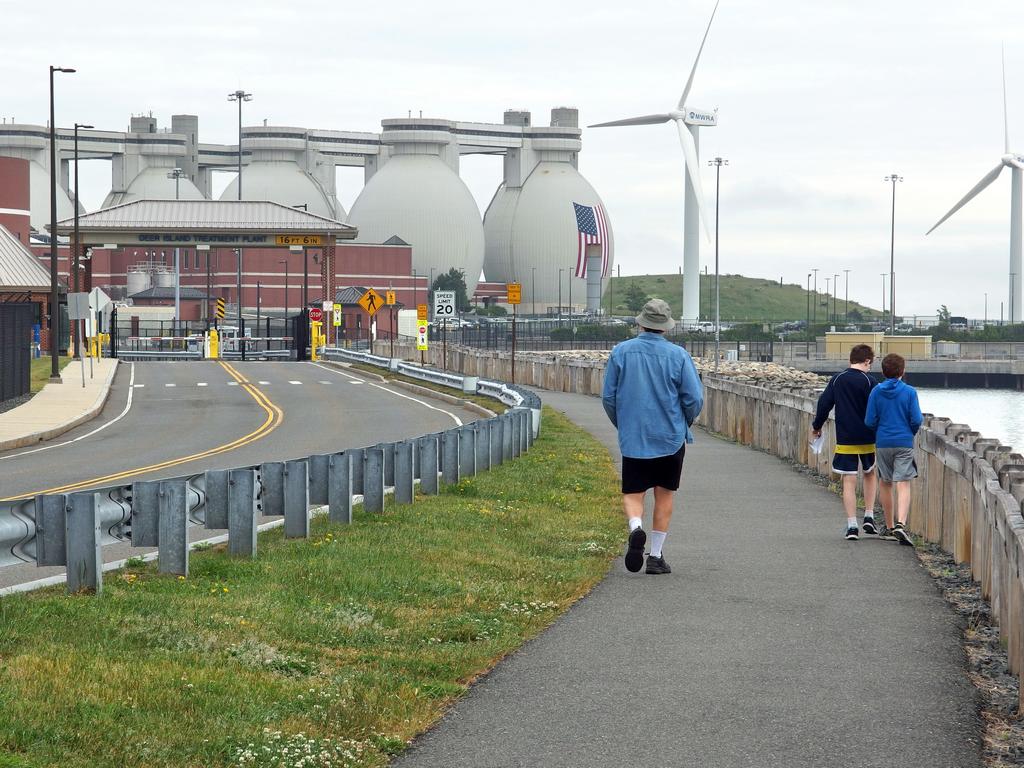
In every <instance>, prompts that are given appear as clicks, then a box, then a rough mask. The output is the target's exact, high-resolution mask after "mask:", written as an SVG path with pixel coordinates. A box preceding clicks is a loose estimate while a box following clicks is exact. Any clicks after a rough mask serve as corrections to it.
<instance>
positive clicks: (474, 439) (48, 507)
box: [0, 350, 540, 594]
mask: <svg viewBox="0 0 1024 768" xmlns="http://www.w3.org/2000/svg"><path fill="white" fill-rule="evenodd" d="M331 352H344V358H345V359H348V360H351V361H359V362H369V363H370V364H374V365H381V364H382V363H384V365H382V367H391V365H392V363H391V361H390V360H388V359H387V358H376V357H375V356H372V355H368V354H365V353H358V352H349V351H348V350H341V351H339V350H331ZM338 357H339V358H340V357H342V355H338ZM408 368H411V369H414V370H415V371H416V372H418V373H419V374H421V378H423V379H424V380H433V381H441V380H444V381H448V382H451V384H452V385H453V386H454V385H455V380H457V381H458V387H459V388H462V387H464V386H466V383H465V382H463V377H461V376H457V375H454V374H449V373H444V372H441V371H432V370H430V369H423V368H419V367H418V366H408ZM402 372H403V373H407V371H406V370H404V369H403V370H402ZM428 376H429V377H431V378H429V379H428V378H427V377H428ZM466 379H472V381H473V387H474V389H475V388H476V387H477V383H476V380H475V379H474V378H473V377H466ZM481 391H482V392H484V393H487V394H492V393H493V394H492V396H497V397H500V399H502V402H505V403H506V404H511V403H513V402H514V403H516V405H514V406H513V407H512V408H511V409H510V410H508V411H506V412H505V413H504V414H501V415H499V416H495V417H492V418H489V419H482V420H480V421H476V422H473V423H471V424H466V425H462V426H460V427H454V428H452V429H449V430H446V431H444V432H438V433H431V434H428V435H422V436H420V437H417V438H411V439H408V440H401V441H398V442H394V443H381V444H377V445H374V446H369V447H363V448H355V449H349V450H346V451H341V452H338V453H333V454H316V455H312V456H308V457H304V458H299V459H295V460H292V461H277V462H268V463H263V464H258V465H248V466H244V467H239V468H234V469H225V470H207V471H205V472H202V473H198V474H193V475H187V476H179V477H174V478H169V479H165V480H148V481H137V482H133V483H128V484H121V485H114V486H107V487H103V488H97V489H92V490H89V491H84V492H79V493H72V494H42V495H37V496H34V497H24V498H19V499H15V500H13V501H6V502H0V568H2V567H5V566H11V565H16V564H25V563H33V562H34V563H36V565H39V566H65V569H66V579H67V588H68V591H69V592H75V591H79V590H81V589H87V590H93V591H96V592H99V591H101V590H102V586H103V578H102V574H103V570H104V564H103V558H102V554H101V548H102V546H104V545H108V544H114V543H121V544H130V545H131V546H133V547H158V548H159V557H158V559H159V562H160V570H161V571H165V572H169V573H176V574H179V575H185V576H187V574H188V553H189V550H190V548H191V547H194V546H195V545H196V544H198V543H200V542H191V543H190V542H189V532H188V530H189V528H190V527H192V526H198V525H201V526H204V527H205V528H207V529H216V530H222V529H225V528H226V529H227V530H228V534H227V540H228V548H229V551H230V552H231V553H232V554H236V555H241V556H249V557H252V556H255V552H256V531H257V529H258V528H259V518H260V517H277V518H280V517H283V524H284V528H285V535H286V536H308V532H309V515H310V510H311V508H316V507H323V506H326V507H327V513H328V514H329V516H330V517H331V519H332V520H335V521H338V522H343V523H347V522H351V515H352V505H353V504H354V503H358V502H359V501H361V502H362V503H363V506H364V509H365V510H366V511H368V512H379V511H381V510H382V509H383V503H384V496H385V493H387V492H390V493H392V494H393V495H394V498H395V500H396V501H398V502H399V503H412V500H413V490H414V487H415V483H417V482H418V483H419V485H420V489H421V491H422V492H424V493H427V494H436V493H437V492H438V485H439V480H443V481H444V482H446V483H457V482H458V481H459V479H460V477H464V476H470V475H473V474H476V472H478V471H482V470H485V469H488V468H490V467H491V466H495V465H498V464H501V463H502V462H504V461H507V460H511V459H514V458H517V457H518V456H519V455H521V454H522V453H524V452H525V451H527V450H528V449H529V447H530V446H531V445H532V444H533V442H534V440H535V439H536V437H537V435H538V433H539V426H540V421H539V418H540V399H539V398H538V397H537V396H536V395H535V394H533V393H529V392H526V391H525V390H520V389H519V388H517V387H508V386H506V385H504V384H501V383H499V382H486V383H485V386H484V387H483V388H482V389H481ZM30 586H31V585H30ZM38 586H42V585H41V584H40V585H38ZM23 588H24V587H14V588H7V589H0V594H3V593H4V592H7V591H18V590H20V589H23Z"/></svg>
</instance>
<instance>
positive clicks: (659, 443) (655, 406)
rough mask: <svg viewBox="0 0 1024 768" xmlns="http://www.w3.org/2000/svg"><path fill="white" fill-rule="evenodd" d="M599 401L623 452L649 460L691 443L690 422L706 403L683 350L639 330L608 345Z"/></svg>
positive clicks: (632, 456) (695, 371)
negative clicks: (609, 347) (606, 362)
mask: <svg viewBox="0 0 1024 768" xmlns="http://www.w3.org/2000/svg"><path fill="white" fill-rule="evenodd" d="M601 402H602V404H603V405H604V410H605V413H607V414H608V418H609V419H611V422H612V424H614V425H615V427H616V428H617V429H618V431H619V450H620V451H621V452H622V455H623V456H629V457H630V458H634V459H653V458H656V457H658V456H670V455H672V454H673V453H675V452H676V451H678V450H679V448H680V447H681V446H682V445H683V442H684V441H685V442H687V443H692V442H693V434H692V433H691V432H690V425H691V424H693V421H694V419H696V418H697V416H698V414H700V411H701V408H703V407H704V387H703V386H702V385H701V383H700V377H699V376H698V375H697V368H696V366H695V365H694V364H693V359H692V358H691V357H690V354H689V353H688V352H687V351H686V350H685V349H683V348H682V347H680V346H677V345H675V344H673V343H672V342H670V341H668V340H666V339H665V337H663V336H662V335H661V334H660V333H650V332H649V331H643V332H641V333H640V334H639V335H638V336H636V338H633V339H630V340H628V341H624V342H622V343H621V344H617V345H616V346H615V348H614V349H613V350H612V354H611V357H610V358H609V359H608V366H607V367H606V368H605V373H604V391H603V394H602V397H601Z"/></svg>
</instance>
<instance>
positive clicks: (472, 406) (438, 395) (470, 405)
mask: <svg viewBox="0 0 1024 768" xmlns="http://www.w3.org/2000/svg"><path fill="white" fill-rule="evenodd" d="M319 362H320V363H321V364H322V365H331V366H334V367H336V368H346V369H349V370H351V369H352V367H351V366H350V365H347V364H346V363H337V362H335V361H333V360H320V361H319ZM356 374H359V375H360V376H366V377H367V378H374V379H377V380H378V381H380V383H381V384H390V385H391V386H393V387H398V388H399V389H404V390H406V391H408V392H413V393H415V394H417V395H423V396H425V397H433V398H435V399H437V400H440V401H442V402H445V403H448V404H449V405H461V406H462V407H463V408H465V409H466V410H467V411H473V413H478V414H480V415H481V416H483V417H484V418H490V417H492V416H497V414H496V413H495V412H494V411H489V410H487V409H486V408H484V407H483V406H482V405H478V404H477V403H474V402H472V401H470V400H463V399H462V398H461V397H455V396H454V395H447V394H445V393H444V392H438V391H437V390H436V389H430V388H429V387H421V386H419V385H418V384H413V383H411V382H408V381H400V380H398V379H388V378H385V377H384V376H380V375H378V374H376V373H369V372H367V371H362V370H359V369H356V370H355V373H353V375H356Z"/></svg>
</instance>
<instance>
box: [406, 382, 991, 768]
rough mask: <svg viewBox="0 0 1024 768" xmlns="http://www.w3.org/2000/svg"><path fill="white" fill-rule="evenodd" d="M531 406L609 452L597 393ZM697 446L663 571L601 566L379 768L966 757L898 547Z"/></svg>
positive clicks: (727, 447) (958, 718)
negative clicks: (538, 629) (861, 533)
mask: <svg viewBox="0 0 1024 768" xmlns="http://www.w3.org/2000/svg"><path fill="white" fill-rule="evenodd" d="M541 396H542V398H543V399H544V402H545V403H546V404H548V405H551V406H553V407H554V408H556V409H558V410H560V411H564V412H565V413H567V414H568V415H569V417H570V418H572V419H573V421H575V422H576V423H578V424H579V425H581V426H582V427H584V428H585V429H587V430H589V431H590V432H591V433H593V434H594V435H595V436H596V437H598V438H599V439H600V440H601V441H603V442H604V443H605V444H606V445H607V446H608V448H609V450H611V451H612V452H613V454H614V455H615V456H616V457H618V455H619V454H618V450H617V448H616V444H615V433H614V430H613V429H612V428H611V425H610V424H609V423H608V422H607V420H606V418H605V416H604V413H603V411H602V409H601V404H600V401H599V400H598V399H597V398H592V397H586V396H580V395H565V394H559V393H553V392H543V393H541ZM696 437H697V443H696V444H695V445H693V446H690V447H689V449H688V450H687V456H686V463H685V466H684V469H683V490H682V492H681V493H680V494H679V495H678V496H677V506H676V513H675V519H674V521H673V525H672V530H671V532H670V535H669V537H668V542H667V544H666V548H665V556H666V559H667V560H668V562H669V563H670V564H671V565H672V568H673V573H672V574H671V575H669V576H647V575H645V574H642V573H641V574H630V573H628V572H626V571H625V569H624V568H623V567H622V561H621V560H619V561H618V562H616V563H615V565H613V567H612V569H611V572H610V573H609V574H608V576H607V578H606V579H605V580H604V581H603V582H602V583H601V584H600V585H599V586H598V587H597V588H596V589H595V590H594V591H593V592H592V593H591V594H590V595H589V596H588V597H586V598H585V599H584V600H582V601H581V602H580V603H579V604H578V605H576V606H575V607H574V608H573V609H572V610H570V611H569V612H568V613H567V614H566V615H565V616H564V617H563V618H561V619H560V620H559V621H558V622H557V623H556V624H555V625H554V626H553V627H551V628H550V629H549V630H548V631H546V632H545V633H544V634H542V635H541V636H540V637H539V638H537V639H536V640H535V641H533V642H532V643H530V644H528V645H527V646H526V647H524V648H523V649H522V650H521V651H520V652H519V653H517V654H515V655H514V656H512V657H510V658H509V659H507V660H506V661H504V662H503V663H501V664H500V665H499V666H498V667H497V668H496V669H495V670H494V671H493V672H492V673H491V674H490V675H488V676H487V677H486V678H485V679H484V680H482V681H481V682H480V683H479V684H478V685H476V686H475V687H474V688H473V689H472V690H471V692H470V693H469V695H468V696H467V697H466V698H465V699H464V700H463V701H461V702H460V703H459V704H458V705H457V706H456V707H455V708H454V709H453V710H452V711H451V712H450V713H449V714H448V715H447V717H446V718H445V719H444V720H443V721H442V723H441V724H440V725H439V726H438V727H437V728H435V729H434V730H433V731H431V732H430V733H428V734H426V735H425V736H424V737H423V738H422V739H420V740H419V741H418V742H417V743H416V744H415V745H414V746H413V747H412V748H411V749H410V751H409V752H408V753H406V754H405V755H403V756H402V757H400V758H399V759H398V760H397V761H396V762H395V768H418V767H420V766H422V767H423V768H427V767H429V768H438V766H444V767H445V768H462V767H465V768H525V767H526V766H530V767H533V766H536V767H537V768H540V767H541V766H543V768H555V767H556V766H566V767H568V766H588V768H603V767H605V766H607V767H608V768H612V767H614V768H624V767H627V766H628V767H630V768H632V767H633V766H636V767H637V768H640V767H643V768H663V767H668V766H671V767H675V766H687V767H688V766H701V767H702V768H719V767H721V768H726V767H728V768H732V767H734V766H735V767H737V768H738V767H739V766H743V767H744V768H769V767H772V768H775V767H778V768H804V767H805V766H806V767H807V768H811V767H812V766H813V768H822V767H823V766H836V767H837V768H838V767H840V766H841V767H842V768H860V767H862V766H864V767H867V766H870V767H872V768H874V767H875V766H879V767H880V766H892V767H893V768H897V767H898V768H916V767H917V766H920V767H921V768H925V767H927V768H941V767H947V766H948V768H970V767H972V766H980V765H981V760H980V756H979V752H980V748H979V746H978V745H979V740H980V724H979V718H978V716H977V713H976V704H975V694H974V691H973V688H972V686H971V684H970V682H969V681H968V679H967V676H966V673H965V660H964V654H963V651H962V650H961V646H960V629H959V627H958V624H957V620H956V618H955V617H954V615H953V613H952V612H951V611H950V610H949V609H948V608H947V606H946V603H945V602H944V600H943V598H942V596H941V595H940V594H939V592H938V591H937V590H936V588H935V587H934V586H933V584H932V582H931V580H930V579H929V577H928V575H927V574H926V573H925V572H924V570H923V569H922V568H921V566H920V565H919V564H918V561H917V558H916V557H915V555H914V553H913V551H911V550H910V548H908V547H900V546H899V545H897V544H896V543H895V542H889V541H880V540H866V539H863V538H862V539H861V540H860V541H859V542H847V541H845V540H844V539H843V538H842V533H843V530H844V528H845V521H844V517H843V514H842V505H841V502H840V499H839V498H838V497H837V496H835V495H833V494H831V493H829V492H828V491H827V490H826V489H824V488H822V487H820V486H818V485H816V484H815V483H813V482H812V481H811V480H809V479H808V478H806V477H805V476H803V475H801V474H800V473H798V472H796V471H794V470H793V469H791V468H790V467H789V466H788V465H787V464H785V463H783V462H781V461H779V460H778V459H775V458H773V457H771V456H768V455H766V454H763V453H759V452H756V451H753V450H750V449H748V448H745V447H742V446H738V445H734V444H732V443H728V442H725V441H722V440H718V439H715V438H712V437H709V436H708V435H706V434H705V433H703V432H701V431H698V432H697V436H696ZM648 520H649V512H648ZM647 527H648V530H649V524H648V526H647ZM624 540H625V523H623V541H624Z"/></svg>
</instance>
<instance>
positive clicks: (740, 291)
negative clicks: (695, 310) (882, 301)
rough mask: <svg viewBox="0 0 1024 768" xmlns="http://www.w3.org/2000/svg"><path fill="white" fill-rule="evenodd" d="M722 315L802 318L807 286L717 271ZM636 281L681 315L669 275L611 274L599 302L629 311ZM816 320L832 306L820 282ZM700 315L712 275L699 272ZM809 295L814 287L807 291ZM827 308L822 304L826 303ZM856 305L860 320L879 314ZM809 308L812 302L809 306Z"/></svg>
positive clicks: (675, 279) (677, 283)
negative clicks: (609, 283) (629, 275)
mask: <svg viewBox="0 0 1024 768" xmlns="http://www.w3.org/2000/svg"><path fill="white" fill-rule="evenodd" d="M719 282H720V292H721V302H722V310H721V311H722V320H725V321H729V322H742V321H750V322H758V323H763V322H784V321H787V320H804V319H806V318H807V290H806V289H805V288H804V287H803V286H800V285H796V284H794V283H790V284H786V285H780V284H779V283H778V281H774V280H765V279H762V278H758V277H743V276H742V275H722V276H721V277H720V278H719ZM634 284H635V285H636V286H637V287H638V288H639V289H640V290H641V291H642V292H643V293H644V295H645V296H647V297H648V298H659V299H664V300H665V301H667V302H668V303H669V306H671V307H672V315H673V317H680V309H681V307H682V297H683V276H682V275H679V274H674V275H673V274H668V275H636V276H631V277H613V278H611V285H610V286H609V287H607V288H605V292H604V306H605V308H608V306H609V303H610V302H611V301H614V306H613V307H612V308H611V311H612V314H615V315H631V314H635V312H633V311H631V310H630V309H629V308H628V307H627V305H626V299H627V291H628V290H629V289H630V286H631V285H634ZM819 288H820V289H821V290H820V291H819V292H818V302H819V305H818V311H817V320H818V322H825V320H826V318H827V316H828V315H829V314H830V313H831V311H832V297H831V296H829V297H827V299H826V296H825V292H824V286H819ZM700 290H701V317H702V318H708V317H711V316H712V315H713V314H714V290H715V276H714V275H701V276H700ZM812 295H813V291H812ZM843 297H844V293H843V290H842V289H841V290H840V291H839V297H838V301H837V302H836V311H837V313H838V322H843V321H844V318H845V314H844V313H845V311H846V302H845V301H844V298H843ZM826 301H827V303H828V307H827V308H826V306H825V302H826ZM855 309H856V310H857V311H858V312H860V313H861V315H862V316H863V317H864V319H869V318H879V317H881V313H880V312H879V311H878V310H877V309H871V308H870V307H865V306H864V305H862V304H858V303H857V302H855V301H851V302H850V312H853V311H854V310H855ZM812 312H813V306H812Z"/></svg>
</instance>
